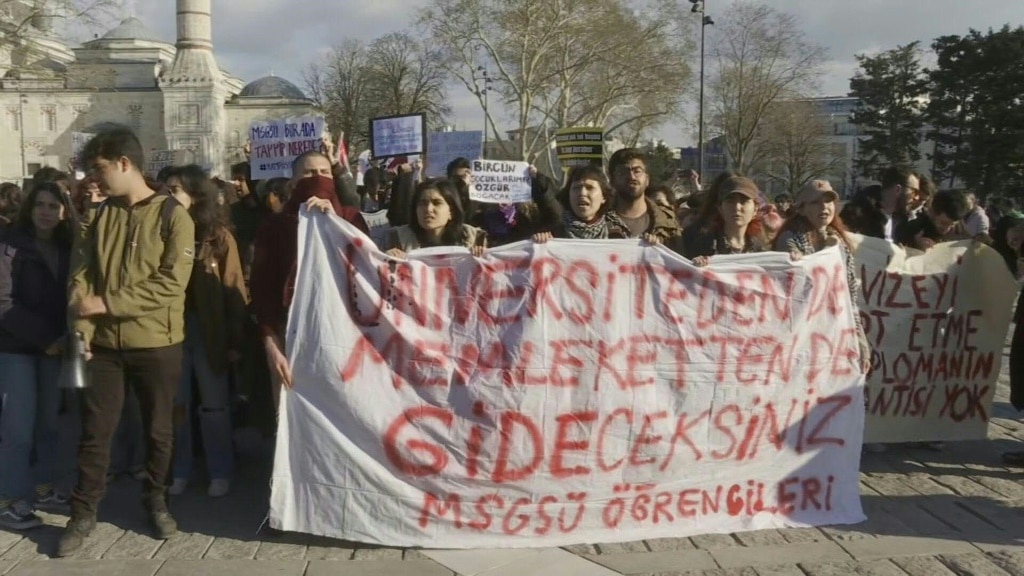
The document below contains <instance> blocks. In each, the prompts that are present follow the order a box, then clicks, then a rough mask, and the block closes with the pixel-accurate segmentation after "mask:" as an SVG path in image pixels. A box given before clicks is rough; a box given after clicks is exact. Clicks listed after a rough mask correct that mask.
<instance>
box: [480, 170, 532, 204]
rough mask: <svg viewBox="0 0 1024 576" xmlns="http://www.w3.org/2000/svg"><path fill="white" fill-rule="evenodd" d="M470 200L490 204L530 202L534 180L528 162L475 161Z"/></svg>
mask: <svg viewBox="0 0 1024 576" xmlns="http://www.w3.org/2000/svg"><path fill="white" fill-rule="evenodd" d="M472 166H473V185H472V186H471V187H470V189H469V198H470V199H471V200H474V201H476V202H486V203H490V204H512V203H515V202H529V201H530V200H531V199H532V195H531V194H530V189H531V186H532V182H533V178H531V177H530V164H529V163H527V162H506V161H500V160H474V161H473V163H472Z"/></svg>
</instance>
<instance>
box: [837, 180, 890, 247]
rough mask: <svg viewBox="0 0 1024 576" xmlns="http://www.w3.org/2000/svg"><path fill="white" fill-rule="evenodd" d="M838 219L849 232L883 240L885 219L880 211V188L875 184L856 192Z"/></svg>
mask: <svg viewBox="0 0 1024 576" xmlns="http://www.w3.org/2000/svg"><path fill="white" fill-rule="evenodd" d="M839 218H841V219H842V221H843V223H844V224H846V229H847V230H849V231H850V232H855V233H857V234H862V235H864V236H870V237H872V238H880V239H882V240H885V223H886V221H887V218H886V216H885V213H884V212H883V211H882V187H881V186H880V185H878V184H875V185H872V186H866V187H864V188H861V189H860V190H858V191H857V193H856V194H854V195H853V198H852V199H851V200H850V201H849V202H847V203H846V206H843V210H842V212H840V213H839Z"/></svg>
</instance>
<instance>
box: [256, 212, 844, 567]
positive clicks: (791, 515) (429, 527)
mask: <svg viewBox="0 0 1024 576" xmlns="http://www.w3.org/2000/svg"><path fill="white" fill-rule="evenodd" d="M300 218H301V220H300V226H299V240H298V245H299V259H298V273H297V285H296V291H295V299H294V302H293V304H292V314H291V316H290V318H289V322H288V334H289V339H288V343H287V347H288V358H289V360H290V361H291V363H292V366H293V370H294V373H293V375H294V378H293V381H294V383H295V387H294V389H292V390H289V393H288V394H287V395H285V397H284V402H283V404H282V410H281V415H280V420H279V429H278V435H277V448H276V450H277V455H278V457H277V458H275V460H274V474H273V483H272V489H271V504H270V524H271V525H272V526H273V527H275V528H280V529H283V530H288V531H299V532H310V533H314V534H320V535H324V536H330V537H334V538H343V539H347V540H359V541H366V542H373V543H376V544H382V545H388V546H402V547H404V546H429V547H434V548H473V547H503V548H508V547H527V546H544V547H547V546H563V545H569V544H576V543H591V544H593V543H602V542H616V541H633V540H644V539H649V538H658V537H669V536H670V537H676V538H678V537H685V536H690V535H695V534H701V533H729V532H734V531H743V530H758V529H768V528H783V527H789V526H811V525H821V524H847V523H855V522H859V521H862V520H863V519H864V515H863V513H862V510H861V505H860V497H859V487H858V482H859V474H858V468H859V461H860V454H859V452H860V448H861V435H862V433H863V423H864V404H863V382H864V376H863V374H861V373H860V371H859V370H858V362H859V360H860V358H859V356H858V352H857V340H856V328H855V323H854V314H853V306H852V302H851V300H850V296H849V289H848V287H847V284H846V267H845V265H844V263H843V260H842V257H841V255H840V253H839V251H838V249H835V248H833V249H829V250H826V251H823V252H820V253H818V254H815V255H812V256H808V257H806V258H804V259H802V260H801V261H799V262H791V261H790V259H789V256H788V255H787V254H780V253H768V254H758V255H742V256H729V257H721V258H720V259H718V258H716V264H715V266H714V270H710V269H702V268H697V267H694V266H692V265H691V264H690V263H689V262H688V261H686V260H684V259H683V258H681V257H679V256H677V255H675V254H674V253H672V252H670V251H668V250H666V249H664V248H656V247H650V246H645V245H642V244H641V243H640V242H630V241H624V240H619V241H600V240H594V241H563V240H554V241H551V242H548V243H546V244H534V243H529V242H524V243H517V244H512V245H508V246H503V247H501V248H497V249H494V250H489V251H488V252H487V253H486V254H485V255H484V257H483V258H474V257H472V256H471V255H470V254H468V253H467V252H466V251H465V249H458V250H459V251H453V252H449V253H441V254H438V253H437V252H436V250H433V249H432V251H430V252H428V253H424V254H422V255H417V252H416V251H413V252H411V253H410V254H409V255H408V258H403V259H401V260H396V259H392V258H388V257H386V256H385V255H384V254H382V253H381V252H380V251H378V250H376V249H375V248H374V247H373V245H372V243H371V242H370V240H369V239H368V238H367V237H366V236H364V235H363V234H362V233H360V232H359V231H358V230H357V229H356V228H355V227H353V226H351V225H350V224H348V223H347V222H344V221H342V220H341V219H339V218H335V217H332V216H329V215H324V214H312V213H311V214H306V213H303V214H302V215H301V217H300ZM794 295H795V296H794Z"/></svg>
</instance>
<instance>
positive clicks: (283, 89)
mask: <svg viewBox="0 0 1024 576" xmlns="http://www.w3.org/2000/svg"><path fill="white" fill-rule="evenodd" d="M239 96H241V97H243V98H288V99H291V100H308V98H306V95H305V94H303V93H302V90H300V89H299V87H298V86H296V85H295V84H292V83H291V82H289V81H287V80H285V79H284V78H278V77H277V76H264V77H263V78H260V79H258V80H253V81H252V82H249V83H248V84H246V85H245V87H244V88H242V92H241V93H240V94H239Z"/></svg>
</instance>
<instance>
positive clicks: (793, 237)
mask: <svg viewBox="0 0 1024 576" xmlns="http://www.w3.org/2000/svg"><path fill="white" fill-rule="evenodd" d="M837 200H839V195H838V194H836V192H835V190H833V189H832V185H831V184H829V183H828V181H827V180H811V181H810V182H808V183H807V184H804V186H803V187H802V188H800V191H799V192H797V195H796V197H795V198H794V199H793V215H792V216H790V217H789V218H787V219H786V222H785V223H784V224H783V225H782V229H781V230H779V235H778V236H777V237H776V238H775V249H776V250H779V251H785V252H789V253H790V254H791V255H793V257H794V258H799V257H802V256H806V255H809V254H814V253H815V252H818V251H820V250H824V249H826V248H829V247H831V246H838V247H839V249H840V250H841V251H842V253H843V259H844V260H845V261H846V280H847V283H848V284H849V286H850V301H851V302H850V305H851V306H852V307H853V318H854V322H855V323H856V326H857V335H858V339H857V340H858V344H859V345H860V358H861V369H862V370H863V371H864V372H865V373H867V372H868V370H869V369H870V368H871V348H870V346H869V345H868V339H867V336H866V335H865V334H864V327H863V325H862V324H861V320H860V311H859V310H858V307H857V286H858V285H859V282H858V280H857V273H856V269H855V267H854V263H853V251H852V245H851V244H850V237H849V235H848V234H847V233H846V227H845V226H844V225H843V220H842V219H841V218H840V217H839V214H838V210H837V207H836V201H837Z"/></svg>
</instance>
